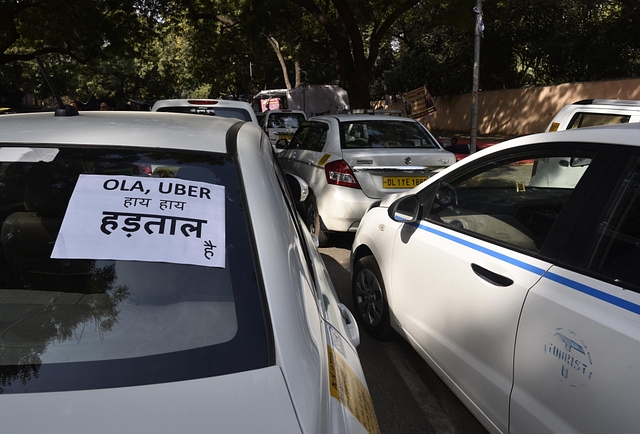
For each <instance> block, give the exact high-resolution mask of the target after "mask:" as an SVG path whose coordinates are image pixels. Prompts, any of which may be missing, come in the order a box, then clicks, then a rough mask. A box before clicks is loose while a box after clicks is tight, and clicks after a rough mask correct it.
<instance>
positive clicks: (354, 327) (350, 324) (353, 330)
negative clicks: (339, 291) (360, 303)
mask: <svg viewBox="0 0 640 434" xmlns="http://www.w3.org/2000/svg"><path fill="white" fill-rule="evenodd" d="M338 308H340V314H341V315H342V320H343V321H344V325H345V327H346V328H347V333H349V340H350V341H351V343H352V344H353V346H354V347H357V346H358V345H360V330H359V329H358V323H356V319H355V318H354V316H353V314H352V313H351V311H350V310H349V308H348V307H347V306H345V305H344V304H342V303H338Z"/></svg>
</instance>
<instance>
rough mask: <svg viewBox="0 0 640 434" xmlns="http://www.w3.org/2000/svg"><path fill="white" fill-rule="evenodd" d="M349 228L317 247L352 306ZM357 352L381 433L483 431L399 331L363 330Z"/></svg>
mask: <svg viewBox="0 0 640 434" xmlns="http://www.w3.org/2000/svg"><path fill="white" fill-rule="evenodd" d="M352 242H353V234H332V235H331V238H330V239H329V243H328V245H327V246H326V247H321V248H320V253H321V254H322V258H323V259H324V262H325V264H326V266H327V268H328V270H329V273H330V274H331V278H332V280H333V285H334V286H335V288H336V292H337V293H338V297H339V298H340V301H341V302H342V303H344V304H345V305H346V306H347V307H348V308H349V309H350V310H351V311H352V312H354V310H353V302H352V301H351V282H350V279H351V278H350V274H349V252H350V249H351V243H352ZM360 339H361V342H360V346H359V347H358V353H359V354H360V360H361V362H362V367H363V369H364V373H365V376H366V378H367V383H368V386H369V391H370V392H371V398H372V399H373V405H374V407H375V410H376V415H377V417H378V424H379V425H380V431H381V432H382V434H396V433H397V434H412V433H420V434H431V433H434V434H453V433H465V434H486V433H487V431H486V430H485V429H484V428H483V427H482V425H481V424H480V423H479V422H478V421H477V420H476V419H475V418H474V417H473V415H471V413H470V412H469V411H468V410H467V409H466V407H464V406H463V405H462V403H461V402H460V400H458V398H457V397H456V396H455V395H454V394H453V393H452V392H451V391H450V390H449V388H448V387H447V386H446V385H445V384H444V383H443V382H442V380H441V379H440V378H439V377H438V376H437V375H436V374H435V373H434V372H433V371H432V370H431V368H429V366H428V365H427V364H426V363H425V362H424V361H423V360H422V358H421V357H420V356H419V355H418V354H417V353H416V352H415V351H414V350H413V348H411V346H410V345H409V344H408V343H407V342H406V341H405V340H404V339H402V338H400V337H399V336H395V337H394V338H393V339H390V340H386V341H380V340H377V339H374V338H372V337H371V336H369V335H368V334H367V333H366V332H364V331H362V330H361V333H360Z"/></svg>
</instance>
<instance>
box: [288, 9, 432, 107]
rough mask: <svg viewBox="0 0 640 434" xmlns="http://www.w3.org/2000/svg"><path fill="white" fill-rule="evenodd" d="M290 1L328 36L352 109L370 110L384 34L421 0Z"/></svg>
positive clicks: (337, 69)
mask: <svg viewBox="0 0 640 434" xmlns="http://www.w3.org/2000/svg"><path fill="white" fill-rule="evenodd" d="M289 1H290V2H292V3H295V4H297V5H298V6H300V7H302V8H303V9H305V10H306V11H307V12H308V13H310V14H311V15H313V16H314V17H315V18H316V20H318V22H319V23H320V24H321V25H322V27H323V28H324V29H325V31H326V32H327V34H328V35H329V39H330V41H331V44H332V46H333V48H334V50H335V53H336V57H335V61H336V64H335V66H336V71H337V72H338V74H339V75H340V77H341V80H342V85H343V87H344V88H345V90H346V91H347V93H348V94H349V103H350V105H351V108H369V103H370V95H369V87H370V84H371V80H372V71H373V68H374V65H375V62H376V60H377V58H378V55H379V53H380V47H381V45H382V43H383V41H384V38H385V35H386V34H387V31H388V30H389V29H390V28H391V26H392V25H393V23H394V22H395V21H396V20H397V19H398V18H400V17H401V16H402V14H403V13H405V12H406V11H408V10H409V9H411V8H412V7H413V6H415V5H416V4H418V3H419V1H420V0H404V1H402V0H395V1H388V0H387V1H385V0H377V1H351V2H350V3H348V2H346V1H344V0H331V1H330V2H315V1H313V0H289Z"/></svg>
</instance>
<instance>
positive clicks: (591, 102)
mask: <svg viewBox="0 0 640 434" xmlns="http://www.w3.org/2000/svg"><path fill="white" fill-rule="evenodd" d="M571 105H582V106H604V107H611V108H636V109H640V100H634V99H597V98H596V99H583V100H581V101H576V102H574V103H573V104H571Z"/></svg>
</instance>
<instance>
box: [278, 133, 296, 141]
mask: <svg viewBox="0 0 640 434" xmlns="http://www.w3.org/2000/svg"><path fill="white" fill-rule="evenodd" d="M292 137H293V134H278V138H279V139H285V140H291V138H292Z"/></svg>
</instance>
